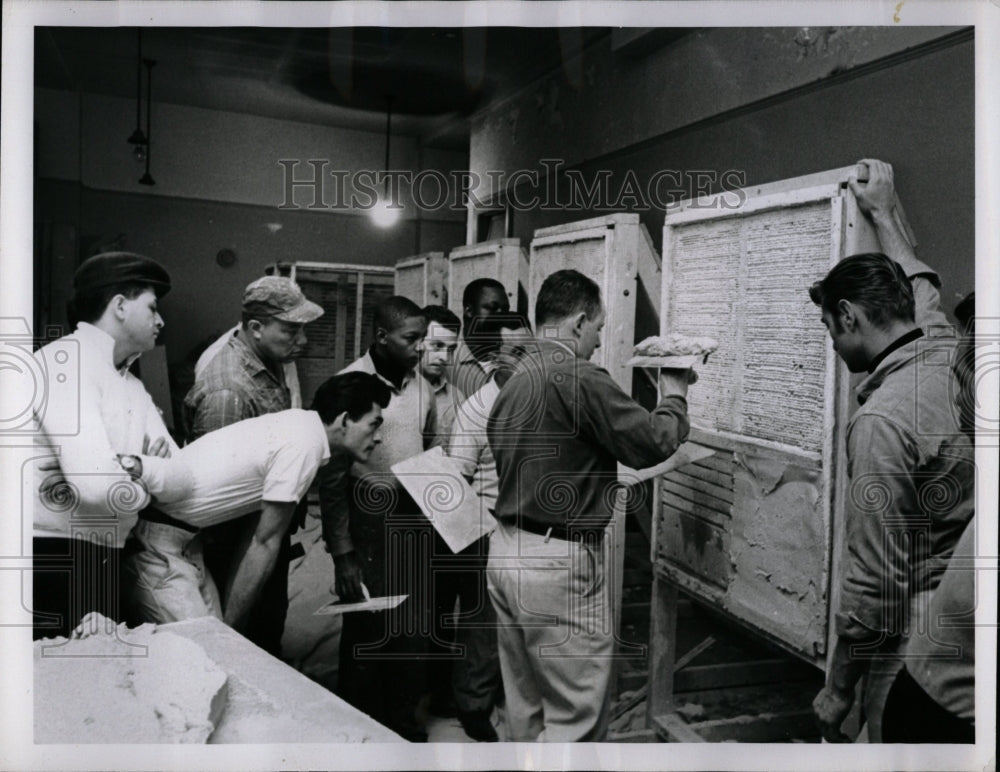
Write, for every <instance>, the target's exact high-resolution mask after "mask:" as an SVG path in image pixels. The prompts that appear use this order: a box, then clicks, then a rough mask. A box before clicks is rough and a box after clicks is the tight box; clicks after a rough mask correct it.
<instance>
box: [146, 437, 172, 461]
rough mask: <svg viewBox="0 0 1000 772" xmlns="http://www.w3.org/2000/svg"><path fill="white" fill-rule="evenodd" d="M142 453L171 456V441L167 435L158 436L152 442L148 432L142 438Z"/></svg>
mask: <svg viewBox="0 0 1000 772" xmlns="http://www.w3.org/2000/svg"><path fill="white" fill-rule="evenodd" d="M142 455H144V456H159V457H160V458H170V443H169V442H168V441H167V438H166V437H157V438H156V439H155V440H153V441H152V442H150V439H149V435H148V434H147V435H146V436H145V437H143V438H142Z"/></svg>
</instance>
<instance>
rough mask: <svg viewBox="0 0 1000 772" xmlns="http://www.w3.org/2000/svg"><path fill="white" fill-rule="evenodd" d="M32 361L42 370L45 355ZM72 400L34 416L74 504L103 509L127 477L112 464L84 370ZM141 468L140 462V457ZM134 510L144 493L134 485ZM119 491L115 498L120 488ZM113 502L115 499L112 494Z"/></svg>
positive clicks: (97, 392) (97, 393)
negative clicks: (55, 452)
mask: <svg viewBox="0 0 1000 772" xmlns="http://www.w3.org/2000/svg"><path fill="white" fill-rule="evenodd" d="M35 356H36V358H37V359H39V361H40V362H41V366H42V368H43V370H42V371H43V372H48V371H47V370H46V369H45V351H44V349H43V350H42V351H40V352H38V353H37V354H36V355H35ZM77 397H78V398H77V399H76V400H74V399H50V400H48V401H47V402H46V404H45V406H44V411H42V412H39V413H38V414H36V421H37V422H38V423H39V424H40V428H41V431H42V433H43V434H44V435H45V436H46V438H47V440H48V442H49V444H51V445H52V446H53V447H56V448H58V449H59V453H58V455H59V467H60V469H61V470H62V473H63V476H64V477H65V478H66V482H67V483H69V484H70V485H71V486H73V489H74V490H75V492H76V495H77V497H78V498H79V502H80V505H81V506H82V507H84V508H86V509H91V510H98V511H99V510H100V509H101V508H106V507H107V506H108V502H109V501H111V500H112V499H111V498H110V493H111V490H112V488H114V487H116V486H120V485H122V484H123V483H124V484H132V483H131V477H130V476H129V475H128V474H127V473H126V472H125V471H124V470H123V469H122V468H121V465H120V464H119V463H118V458H117V454H116V451H115V450H114V448H112V447H111V441H110V440H109V439H108V433H107V430H106V429H105V427H104V422H103V420H102V418H101V414H102V413H101V389H100V386H99V385H98V384H97V383H96V382H95V380H94V379H93V378H92V377H88V375H87V374H86V372H85V368H82V367H81V369H80V378H79V390H78V392H77ZM143 464H144V465H145V459H143ZM134 488H135V490H134V491H133V495H132V496H128V497H125V498H128V500H129V501H131V502H133V503H132V504H130V507H131V508H133V509H134V510H135V511H138V510H139V509H142V508H143V507H145V506H146V505H147V504H148V503H149V493H148V492H147V491H146V489H145V488H144V487H143V486H141V485H134ZM118 490H119V496H120V494H121V490H120V489H118ZM116 498H118V496H116Z"/></svg>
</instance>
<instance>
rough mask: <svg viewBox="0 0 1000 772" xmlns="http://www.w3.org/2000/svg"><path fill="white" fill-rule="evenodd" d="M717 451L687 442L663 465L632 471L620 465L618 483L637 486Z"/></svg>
mask: <svg viewBox="0 0 1000 772" xmlns="http://www.w3.org/2000/svg"><path fill="white" fill-rule="evenodd" d="M714 453H715V451H714V450H712V448H709V447H707V446H705V445H699V444H698V443H697V442H685V443H684V444H682V445H681V446H680V447H679V448H677V452H676V453H674V455H672V456H671V457H670V458H668V459H667V460H666V461H664V462H663V463H662V464H657V465H656V466H650V467H646V468H645V469H632V468H631V467H627V466H625V465H624V464H619V465H618V481H619V482H621V483H624V484H625V485H635V484H636V483H640V482H643V481H645V480H650V479H652V478H653V477H659V476H660V475H661V474H666V473H667V472H672V471H673V470H674V469H679V468H680V467H682V466H685V465H687V464H690V463H692V462H694V461H697V460H699V459H702V458H708V457H709V456H711V455H714Z"/></svg>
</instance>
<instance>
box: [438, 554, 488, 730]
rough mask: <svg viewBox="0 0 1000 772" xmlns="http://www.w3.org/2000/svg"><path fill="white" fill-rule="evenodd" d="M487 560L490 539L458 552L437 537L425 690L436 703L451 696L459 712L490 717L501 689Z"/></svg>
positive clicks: (443, 701) (444, 701)
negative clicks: (432, 612)
mask: <svg viewBox="0 0 1000 772" xmlns="http://www.w3.org/2000/svg"><path fill="white" fill-rule="evenodd" d="M488 559H489V539H488V537H487V538H482V539H479V540H478V541H476V542H474V543H472V544H470V545H469V546H468V547H466V548H465V549H464V550H462V551H461V552H459V553H457V554H456V553H453V552H452V551H451V550H450V549H449V548H448V545H447V544H445V543H444V540H443V539H441V537H440V536H438V535H437V534H435V539H434V555H433V558H432V560H431V569H432V573H431V588H432V591H433V593H434V620H433V633H434V637H433V639H432V642H431V650H430V651H431V657H430V660H429V662H428V687H429V689H430V691H431V694H432V696H433V700H434V701H435V702H438V703H446V702H448V698H449V697H454V700H455V707H456V708H457V710H458V712H459V713H489V712H490V711H492V710H493V705H494V704H495V702H496V699H497V696H498V694H499V691H500V655H499V650H498V648H497V646H498V644H497V617H496V611H494V609H493V604H492V603H491V602H490V598H489V595H488V594H487V591H486V563H487V560H488ZM456 603H457V606H458V608H457V610H456Z"/></svg>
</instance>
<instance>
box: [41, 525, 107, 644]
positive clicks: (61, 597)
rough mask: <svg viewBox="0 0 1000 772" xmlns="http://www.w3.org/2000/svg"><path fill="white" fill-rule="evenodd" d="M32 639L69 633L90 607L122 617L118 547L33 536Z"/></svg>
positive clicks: (78, 539)
mask: <svg viewBox="0 0 1000 772" xmlns="http://www.w3.org/2000/svg"><path fill="white" fill-rule="evenodd" d="M32 544H33V550H34V558H33V560H32V577H33V580H34V590H33V592H32V611H33V615H34V624H33V638H34V640H38V639H39V638H53V637H56V636H64V637H65V636H68V635H69V634H70V632H72V630H73V629H74V628H75V627H76V626H77V624H78V623H79V622H80V619H81V618H82V617H83V616H84V615H85V614H87V613H89V612H91V611H96V612H98V613H101V614H103V615H104V616H106V617H108V618H109V619H113V620H115V621H116V622H117V621H121V613H120V607H121V603H120V600H119V595H120V589H121V588H120V582H119V566H120V564H121V550H120V549H119V548H118V547H112V546H107V545H106V544H97V543H95V542H92V541H90V540H89V539H85V538H49V537H35V538H34V539H32Z"/></svg>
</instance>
